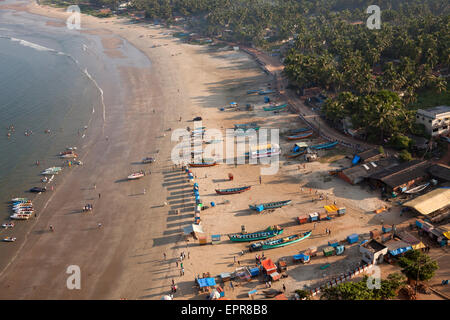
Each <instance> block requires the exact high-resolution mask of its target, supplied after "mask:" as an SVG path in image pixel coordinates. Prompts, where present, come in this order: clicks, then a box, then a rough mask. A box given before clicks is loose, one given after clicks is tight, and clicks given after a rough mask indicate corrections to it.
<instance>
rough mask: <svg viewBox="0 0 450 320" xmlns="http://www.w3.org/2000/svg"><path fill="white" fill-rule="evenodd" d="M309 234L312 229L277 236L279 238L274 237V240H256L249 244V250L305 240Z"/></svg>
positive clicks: (275, 246) (265, 248)
mask: <svg viewBox="0 0 450 320" xmlns="http://www.w3.org/2000/svg"><path fill="white" fill-rule="evenodd" d="M311 234H312V230H311V231H308V232H305V233H299V234H294V235H292V236H288V237H284V238H279V239H275V240H267V241H262V242H258V243H253V244H251V245H250V251H257V250H267V249H274V248H280V247H284V246H287V245H290V244H293V243H297V242H299V241H302V240H305V239H307V238H308V237H309V236H310V235H311Z"/></svg>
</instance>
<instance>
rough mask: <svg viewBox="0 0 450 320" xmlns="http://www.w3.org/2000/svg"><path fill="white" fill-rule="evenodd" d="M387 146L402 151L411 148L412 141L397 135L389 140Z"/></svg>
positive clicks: (399, 134)
mask: <svg viewBox="0 0 450 320" xmlns="http://www.w3.org/2000/svg"><path fill="white" fill-rule="evenodd" d="M389 144H390V145H391V146H392V147H394V148H396V149H398V150H404V149H409V148H410V147H411V146H412V144H413V140H412V139H410V138H408V137H407V136H405V135H403V134H401V133H397V134H395V135H394V136H393V137H392V138H391V141H390V142H389Z"/></svg>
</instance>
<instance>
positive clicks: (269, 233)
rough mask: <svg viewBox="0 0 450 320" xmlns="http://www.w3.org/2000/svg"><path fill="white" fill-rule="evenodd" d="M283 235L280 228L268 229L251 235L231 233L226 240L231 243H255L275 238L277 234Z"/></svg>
mask: <svg viewBox="0 0 450 320" xmlns="http://www.w3.org/2000/svg"><path fill="white" fill-rule="evenodd" d="M282 233H283V229H281V228H279V227H278V228H275V229H274V228H273V227H269V228H267V229H266V230H264V231H258V232H253V233H233V234H229V235H228V238H230V240H231V241H233V242H248V241H257V240H264V239H268V238H272V237H275V236H277V235H279V234H282Z"/></svg>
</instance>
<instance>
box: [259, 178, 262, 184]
mask: <svg viewBox="0 0 450 320" xmlns="http://www.w3.org/2000/svg"><path fill="white" fill-rule="evenodd" d="M259 184H262V178H261V176H259Z"/></svg>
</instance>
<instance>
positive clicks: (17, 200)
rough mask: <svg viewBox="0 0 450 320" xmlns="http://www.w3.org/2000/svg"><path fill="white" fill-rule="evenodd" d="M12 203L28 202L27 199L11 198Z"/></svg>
mask: <svg viewBox="0 0 450 320" xmlns="http://www.w3.org/2000/svg"><path fill="white" fill-rule="evenodd" d="M11 201H12V202H27V201H29V200H28V199H27V198H13V199H11Z"/></svg>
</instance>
